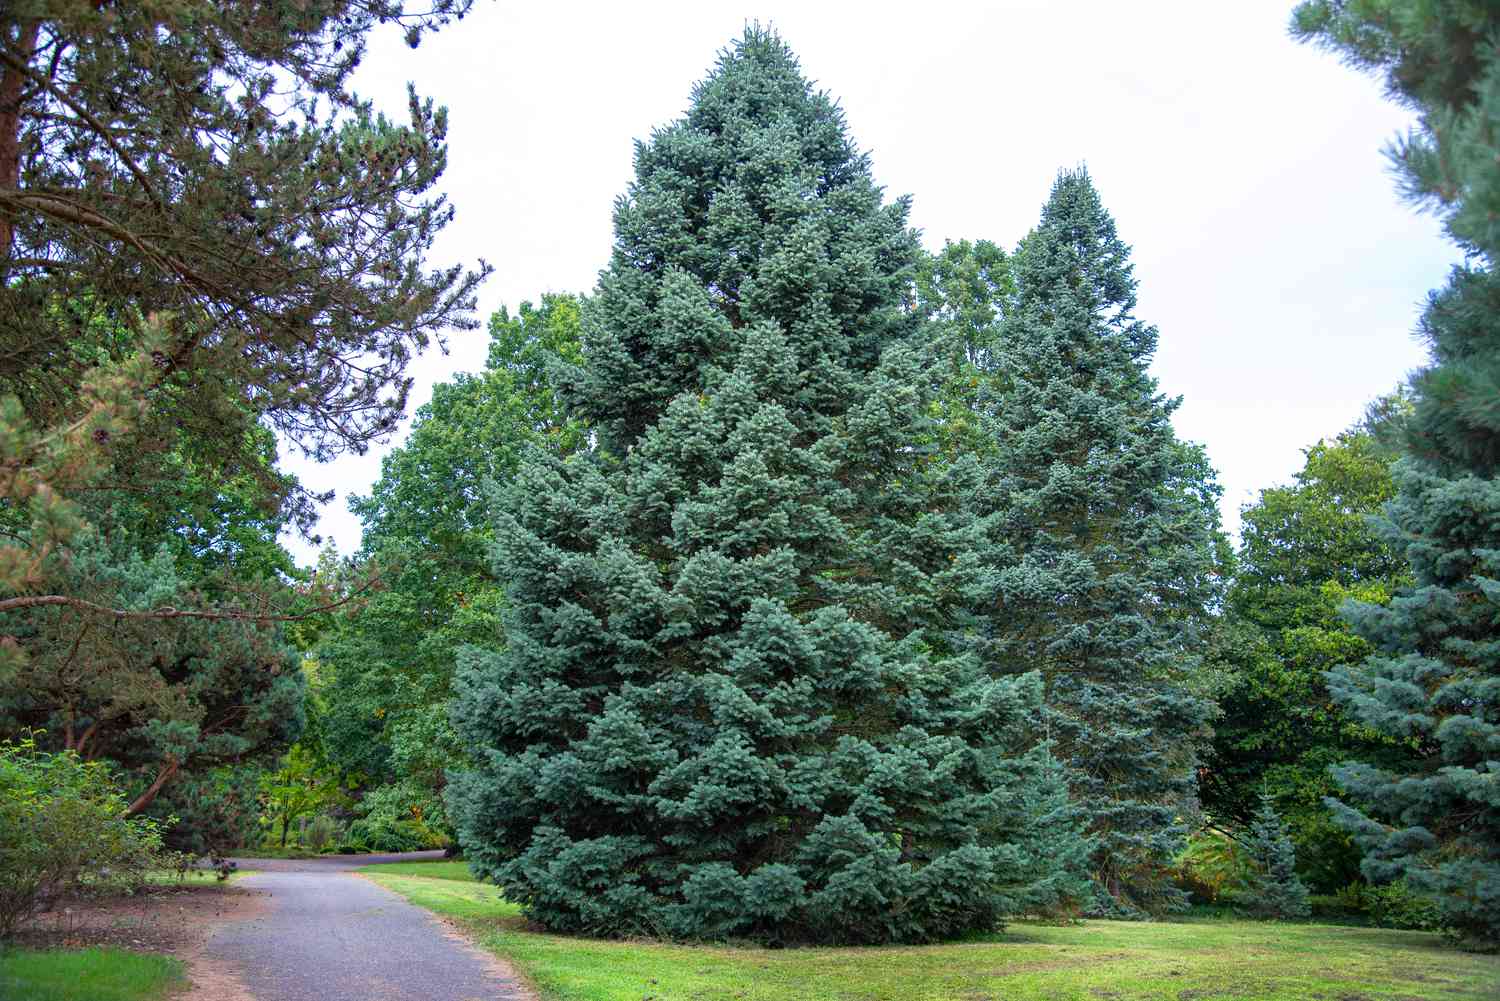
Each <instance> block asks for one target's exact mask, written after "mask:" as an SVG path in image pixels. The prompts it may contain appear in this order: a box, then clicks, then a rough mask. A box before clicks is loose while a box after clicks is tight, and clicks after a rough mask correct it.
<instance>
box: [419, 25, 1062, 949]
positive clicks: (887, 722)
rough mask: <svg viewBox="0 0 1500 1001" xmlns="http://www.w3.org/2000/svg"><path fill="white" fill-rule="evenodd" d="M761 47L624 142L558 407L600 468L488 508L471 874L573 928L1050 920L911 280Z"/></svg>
mask: <svg viewBox="0 0 1500 1001" xmlns="http://www.w3.org/2000/svg"><path fill="white" fill-rule="evenodd" d="M906 215H907V206H906V202H905V201H904V200H902V201H896V202H894V203H886V202H884V200H883V197H882V193H881V190H880V189H879V188H878V187H877V186H876V185H875V183H874V181H873V180H872V178H871V175H870V167H869V162H868V160H867V158H866V157H865V156H864V155H862V154H860V153H859V152H858V151H857V150H856V148H855V146H854V145H853V142H852V141H851V140H850V138H849V136H848V135H847V133H846V131H845V125H844V119H843V115H842V113H841V112H840V111H839V110H838V108H837V106H836V105H835V104H834V103H833V101H832V100H831V99H829V98H828V97H827V96H826V95H824V94H819V93H816V92H814V91H813V89H812V87H811V86H810V85H809V83H808V82H807V81H806V80H805V79H804V78H803V77H802V75H801V73H800V72H799V70H798V67H797V64H796V61H795V59H794V57H793V56H792V54H791V53H790V52H789V51H788V50H787V48H786V46H785V45H784V44H783V43H782V42H781V41H780V40H779V39H778V38H776V37H775V36H774V35H772V34H770V33H768V32H764V31H762V30H760V29H758V28H752V29H749V30H748V31H747V32H746V34H745V36H744V37H743V38H742V39H741V40H739V41H738V42H737V43H735V44H734V45H733V46H732V47H731V48H730V49H729V50H728V51H726V52H725V53H723V54H722V56H721V58H720V60H719V62H718V64H717V66H716V67H715V68H714V70H713V71H712V73H711V74H710V75H709V76H708V78H707V79H705V80H704V81H702V82H701V83H699V84H698V85H697V86H696V87H695V88H694V91H693V100H692V104H691V107H690V108H689V110H688V112H687V114H686V115H685V116H684V117H683V118H681V119H679V120H678V121H676V122H673V123H672V124H670V125H668V126H666V127H664V128H661V129H659V130H657V131H656V132H655V133H654V134H653V136H652V138H651V140H650V141H649V142H646V143H642V144H640V145H639V146H638V147H637V151H636V176H635V180H634V181H633V182H632V184H631V185H630V187H629V189H628V191H627V193H626V195H625V196H624V197H623V198H621V199H620V200H619V202H618V203H617V206H616V212H615V248H614V253H613V255H612V257H611V262H610V265H609V267H608V268H607V269H606V270H605V271H604V272H603V274H602V275H601V278H600V282H599V286H598V290H597V292H596V294H595V295H594V296H593V297H591V299H590V300H589V301H588V302H587V303H586V305H585V309H584V313H583V345H584V362H583V364H582V365H581V366H579V367H578V368H577V369H576V370H575V371H573V372H572V373H571V374H570V375H569V378H568V380H567V382H566V383H565V384H564V385H565V387H566V388H567V390H568V398H569V400H570V401H571V402H572V405H573V407H575V408H576V410H575V412H576V413H578V414H579V415H580V416H582V417H583V418H585V419H586V420H587V421H588V422H589V423H590V425H591V427H592V428H593V429H594V433H595V434H596V435H597V438H596V443H597V447H596V448H593V449H591V450H587V451H584V452H581V453H579V454H575V455H574V456H572V457H570V458H567V459H563V458H558V457H556V456H551V455H546V454H536V453H534V454H533V456H532V457H531V458H529V459H528V460H526V461H525V462H523V463H522V465H521V467H520V469H519V471H518V472H517V474H516V477H515V480H514V483H513V485H512V486H511V488H510V489H509V490H508V491H506V492H505V494H504V496H503V501H502V504H501V506H500V511H501V514H500V517H499V519H498V523H497V528H496V542H497V544H496V550H495V552H496V572H497V574H503V575H504V577H505V579H506V580H507V582H508V589H507V605H506V609H505V612H504V627H505V640H506V642H505V646H504V647H503V648H502V649H498V650H497V649H491V650H480V649H474V650H470V651H469V652H467V653H466V654H465V655H464V660H463V662H462V664H461V667H460V672H459V677H458V699H457V701H456V704H455V722H456V723H457V725H458V727H459V730H460V733H461V735H462V736H463V737H464V738H465V739H466V740H467V741H468V742H470V743H471V744H472V746H473V747H474V748H475V754H474V756H473V757H474V765H473V767H471V768H470V769H468V770H466V771H464V772H462V773H460V774H457V775H455V776H454V778H453V780H452V782H451V784H450V786H449V789H448V794H449V804H450V808H451V812H452V814H453V815H454V817H455V818H456V819H457V824H458V829H459V832H460V841H461V843H462V844H463V846H464V849H465V852H466V856H467V857H468V859H469V860H470V864H471V865H472V866H473V867H474V868H475V869H476V870H477V871H478V872H480V873H481V874H483V875H484V876H486V877H487V878H490V879H492V880H494V881H495V882H496V883H497V884H499V885H500V886H501V887H502V888H503V889H504V892H505V894H506V896H507V898H508V899H511V900H514V901H516V902H518V903H519V904H521V906H522V907H523V908H525V910H526V912H527V913H528V915H530V916H531V917H532V918H533V919H534V920H537V921H539V922H541V923H543V924H545V925H546V926H548V927H550V928H553V929H557V930H560V931H579V932H587V933H591V934H604V935H631V934H667V935H673V936H684V937H697V938H720V937H728V936H747V937H753V938H757V939H760V940H763V941H833V942H881V941H920V940H928V939H934V938H939V937H943V936H949V935H955V934H959V933H962V932H965V931H969V930H973V929H983V928H991V927H994V926H995V925H996V924H997V923H998V922H1000V921H1001V920H1002V919H1003V918H1004V916H1005V915H1007V914H1014V913H1018V912H1021V911H1025V910H1028V909H1034V908H1040V907H1044V906H1047V905H1049V904H1052V903H1054V902H1055V901H1056V900H1057V898H1058V897H1059V896H1060V895H1062V894H1064V893H1066V892H1068V890H1069V887H1070V882H1069V880H1068V879H1067V878H1066V877H1067V874H1066V873H1063V872H1060V871H1059V870H1060V869H1061V867H1062V865H1063V864H1064V863H1065V862H1066V860H1067V858H1068V857H1069V855H1070V854H1076V853H1070V852H1068V851H1066V850H1064V849H1063V845H1065V844H1075V845H1076V841H1077V834H1076V830H1075V827H1074V820H1073V818H1072V815H1071V810H1070V809H1069V808H1067V804H1066V800H1062V801H1061V805H1059V800H1058V797H1057V794H1058V793H1059V792H1060V790H1061V779H1060V777H1059V776H1058V773H1057V770H1056V768H1055V766H1053V764H1052V763H1051V761H1050V758H1049V757H1048V755H1047V754H1046V752H1045V749H1044V748H1039V747H1037V746H1036V745H1035V739H1036V738H1035V734H1034V731H1033V730H1032V727H1031V725H1030V724H1031V720H1032V718H1033V717H1034V715H1035V714H1036V712H1037V710H1038V707H1039V700H1040V695H1041V684H1040V679H1039V678H1038V677H1037V676H1036V675H1034V674H1028V675H1021V676H1016V677H1004V678H997V677H993V676H992V675H991V674H990V673H989V672H988V671H987V670H985V668H984V667H983V665H982V664H981V663H980V662H979V661H978V660H977V658H975V657H973V656H972V655H970V654H968V653H967V652H966V651H963V650H960V649H957V648H956V647H955V645H954V644H953V642H952V641H951V639H950V637H949V635H948V634H949V631H950V629H951V627H952V626H953V624H954V623H956V622H958V621H959V620H961V618H962V603H961V594H962V591H963V587H964V584H965V580H964V576H965V574H964V572H963V571H962V570H959V569H955V558H956V556H957V554H959V553H962V552H963V551H965V550H966V549H967V548H968V547H969V546H971V545H972V543H973V539H972V535H973V531H974V526H975V525H976V524H977V521H976V518H975V517H974V515H973V512H972V506H973V503H974V497H975V493H976V491H977V490H978V487H979V479H978V475H977V467H976V466H975V464H974V463H973V462H972V461H970V462H967V463H956V464H950V463H946V462H935V461H931V455H932V451H933V450H932V448H931V441H932V439H933V436H934V434H935V429H934V427H933V418H932V416H931V413H930V411H931V407H932V405H933V404H934V402H935V399H934V391H933V388H932V386H933V381H934V380H933V373H932V372H931V371H929V366H928V365H927V364H926V363H925V362H924V360H923V358H922V357H921V355H920V353H919V352H918V351H917V350H916V348H915V346H914V342H916V341H917V340H918V339H919V335H920V333H921V331H922V327H921V318H920V316H919V315H917V314H916V313H915V312H914V311H913V310H911V309H910V308H909V302H910V289H911V287H912V282H913V278H914V274H915V268H916V265H917V262H918V258H919V248H918V246H917V241H916V237H915V234H913V233H912V232H911V231H910V230H909V229H908V228H907V226H906Z"/></svg>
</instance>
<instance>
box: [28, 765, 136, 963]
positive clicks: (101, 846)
mask: <svg viewBox="0 0 1500 1001" xmlns="http://www.w3.org/2000/svg"><path fill="white" fill-rule="evenodd" d="M161 848H162V844H161V830H160V827H159V825H158V824H157V823H156V822H155V821H152V820H147V819H142V818H135V819H132V818H127V817H126V816H125V798H124V796H123V795H122V794H121V793H120V790H119V788H118V787H117V786H116V785H115V783H114V781H113V780H112V779H111V777H110V775H109V772H108V770H107V769H106V768H105V767H104V765H102V764H100V763H98V762H85V761H83V760H82V759H80V758H79V757H78V756H77V755H76V754H74V753H72V752H71V751H64V752H62V753H58V754H50V753H46V752H43V751H38V750H37V749H36V745H35V744H34V743H33V742H32V741H30V740H29V739H23V740H21V741H20V742H19V743H14V742H10V741H4V742H0V941H4V940H5V939H8V938H10V937H11V936H12V935H14V934H15V932H16V930H17V929H18V927H19V926H20V924H21V923H22V922H24V921H25V920H26V919H27V918H29V917H30V916H31V915H32V914H33V913H34V912H35V910H36V908H37V907H38V905H40V904H41V903H42V902H44V901H46V900H48V899H49V898H53V897H56V896H58V895H60V894H64V893H67V892H70V891H73V890H76V889H77V888H78V887H79V886H80V885H81V884H82V883H83V882H85V881H94V882H98V881H101V880H105V881H108V882H110V883H112V884H115V885H122V886H126V887H129V886H133V885H137V884H139V883H140V882H141V881H142V880H143V879H144V877H145V875H146V874H147V873H148V872H149V871H150V870H152V869H155V868H158V867H160V866H161V865H162V864H163V856H162V855H161Z"/></svg>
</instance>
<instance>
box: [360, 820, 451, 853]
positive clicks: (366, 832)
mask: <svg viewBox="0 0 1500 1001" xmlns="http://www.w3.org/2000/svg"><path fill="white" fill-rule="evenodd" d="M438 837H439V836H438V835H437V833H436V832H434V831H433V830H432V829H431V828H429V827H426V826H424V825H423V824H421V823H419V822H417V821H415V820H394V819H392V818H390V817H384V816H377V817H366V818H364V819H363V820H356V821H355V822H354V823H352V824H350V825H349V837H348V841H347V842H346V844H348V845H351V846H359V847H358V849H357V850H363V851H368V852H419V851H422V850H423V849H427V848H441V847H442V845H441V844H437V843H434V842H435V841H436V839H437V838H438ZM340 850H342V848H341V849H340Z"/></svg>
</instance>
